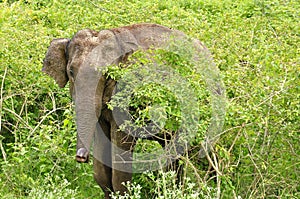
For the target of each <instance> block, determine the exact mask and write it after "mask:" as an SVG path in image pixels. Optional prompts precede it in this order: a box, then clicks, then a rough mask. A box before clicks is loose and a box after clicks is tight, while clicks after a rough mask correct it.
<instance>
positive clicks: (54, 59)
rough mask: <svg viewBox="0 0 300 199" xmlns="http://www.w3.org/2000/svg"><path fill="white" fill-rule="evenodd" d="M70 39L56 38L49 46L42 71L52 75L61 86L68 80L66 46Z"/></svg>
mask: <svg viewBox="0 0 300 199" xmlns="http://www.w3.org/2000/svg"><path fill="white" fill-rule="evenodd" d="M69 41H70V40H69V39H54V40H52V41H51V44H50V46H49V48H48V51H47V54H46V57H45V59H44V63H43V69H42V71H43V72H44V73H46V74H47V75H49V76H50V77H52V78H53V79H54V80H55V82H56V83H57V84H58V85H59V87H61V88H63V87H64V86H65V85H66V84H67V82H68V76H67V71H66V68H67V57H66V48H67V45H68V43H69Z"/></svg>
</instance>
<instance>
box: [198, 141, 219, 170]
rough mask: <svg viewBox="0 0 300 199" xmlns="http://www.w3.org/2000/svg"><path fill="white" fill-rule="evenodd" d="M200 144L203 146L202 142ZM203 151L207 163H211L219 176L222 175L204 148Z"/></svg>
mask: <svg viewBox="0 0 300 199" xmlns="http://www.w3.org/2000/svg"><path fill="white" fill-rule="evenodd" d="M201 146H202V147H203V148H204V146H203V143H201ZM204 152H205V155H206V158H207V160H208V162H209V164H211V166H212V167H213V168H214V169H215V171H216V172H217V173H218V174H219V175H220V176H222V173H221V172H220V171H219V169H218V168H217V167H216V166H215V164H214V163H213V161H212V159H211V158H210V156H209V154H208V152H207V150H204Z"/></svg>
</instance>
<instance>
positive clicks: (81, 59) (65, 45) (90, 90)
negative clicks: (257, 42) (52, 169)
mask: <svg viewBox="0 0 300 199" xmlns="http://www.w3.org/2000/svg"><path fill="white" fill-rule="evenodd" d="M174 33H176V34H177V35H183V33H181V32H179V31H174V30H171V29H169V28H167V27H164V26H160V25H155V24H137V25H131V26H125V27H122V28H116V29H110V30H102V31H100V32H96V31H92V30H89V29H86V30H81V31H79V32H77V33H76V34H75V36H74V37H73V38H72V39H71V40H69V39H55V40H53V41H52V42H51V44H50V47H49V48H48V52H47V54H46V58H45V60H44V63H43V71H44V72H45V73H46V74H48V75H49V76H51V77H53V78H54V79H55V81H56V83H57V84H58V85H59V86H60V87H64V86H65V85H66V83H67V81H69V83H70V93H71V95H72V97H73V100H74V102H75V112H76V124H77V154H76V160H77V161H78V162H87V161H88V157H89V150H90V145H91V142H92V140H93V136H94V132H95V129H96V123H97V122H98V118H99V116H100V114H101V110H102V108H103V105H104V104H103V103H104V102H105V101H107V100H104V98H105V97H108V98H109V97H110V96H105V94H104V91H105V89H106V87H107V86H108V85H107V84H108V82H107V79H106V77H105V76H104V75H102V73H101V68H102V67H105V66H108V65H111V64H118V63H120V62H123V61H125V60H126V58H127V57H128V55H130V54H131V53H132V52H134V51H136V50H138V49H148V48H150V47H152V46H154V47H155V46H159V45H162V44H163V43H164V41H165V39H166V37H169V36H170V34H174ZM110 93H111V92H110Z"/></svg>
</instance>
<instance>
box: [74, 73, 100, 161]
mask: <svg viewBox="0 0 300 199" xmlns="http://www.w3.org/2000/svg"><path fill="white" fill-rule="evenodd" d="M104 85H105V78H104V77H103V76H102V75H101V74H99V73H97V72H95V70H93V69H91V68H89V69H85V70H82V71H81V72H80V73H79V74H78V76H77V77H76V81H75V89H76V90H75V93H74V94H75V95H74V99H75V111H76V124H77V146H76V150H77V151H76V161H77V162H79V163H87V162H88V161H89V153H90V148H91V144H92V141H93V139H94V134H95V131H96V125H97V122H98V118H99V116H100V114H101V108H102V95H103V90H104Z"/></svg>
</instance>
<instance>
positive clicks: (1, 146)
mask: <svg viewBox="0 0 300 199" xmlns="http://www.w3.org/2000/svg"><path fill="white" fill-rule="evenodd" d="M6 73H7V66H6V67H5V70H4V74H3V77H2V82H1V89H0V133H1V132H2V114H1V113H2V104H3V88H4V81H5V77H6ZM0 148H1V152H2V156H3V160H4V161H5V162H6V153H5V150H4V147H3V145H2V139H1V140H0Z"/></svg>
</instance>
